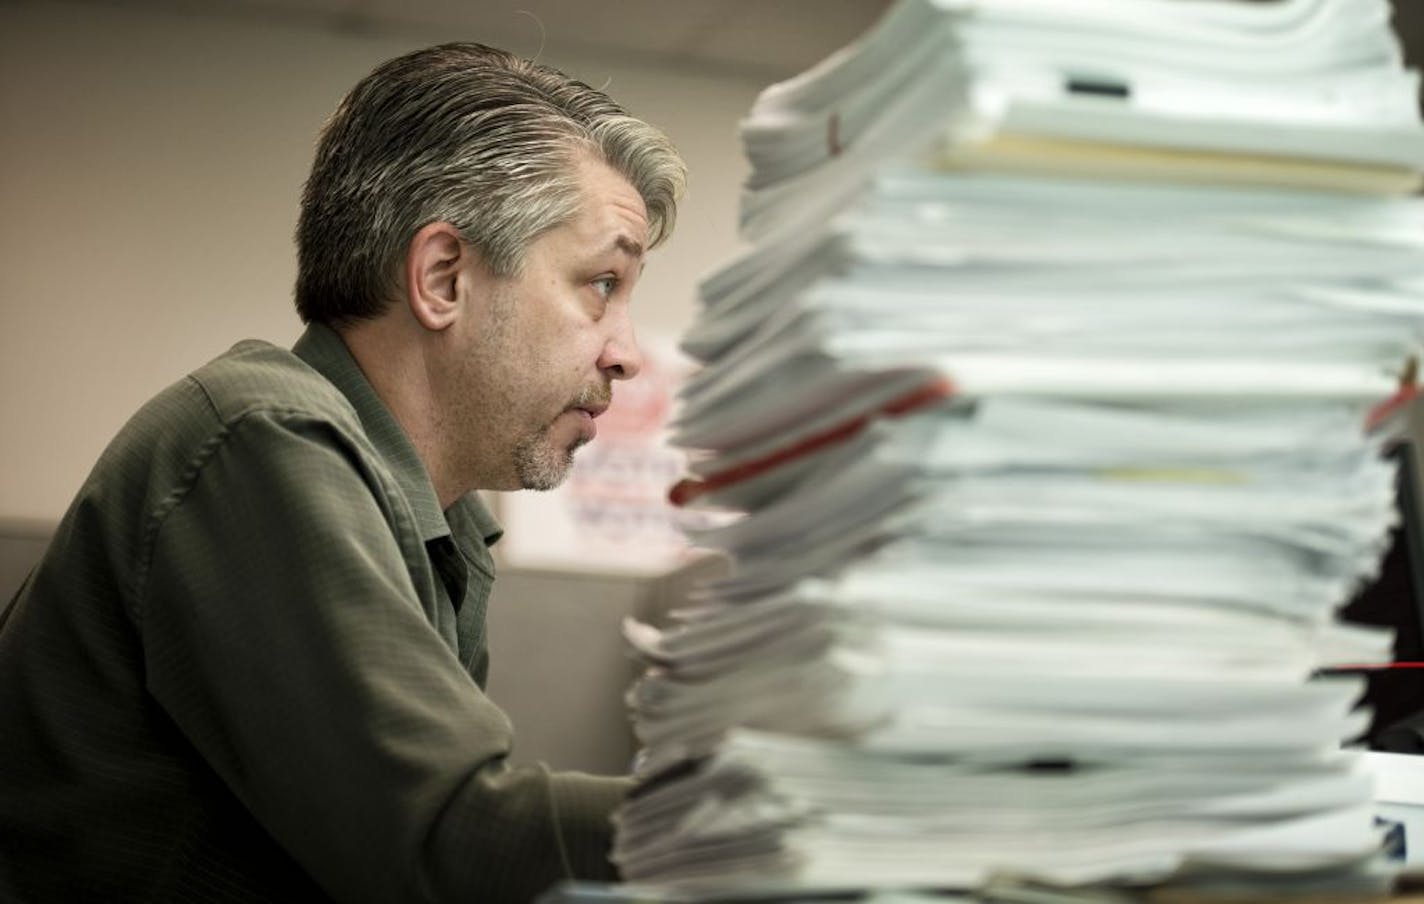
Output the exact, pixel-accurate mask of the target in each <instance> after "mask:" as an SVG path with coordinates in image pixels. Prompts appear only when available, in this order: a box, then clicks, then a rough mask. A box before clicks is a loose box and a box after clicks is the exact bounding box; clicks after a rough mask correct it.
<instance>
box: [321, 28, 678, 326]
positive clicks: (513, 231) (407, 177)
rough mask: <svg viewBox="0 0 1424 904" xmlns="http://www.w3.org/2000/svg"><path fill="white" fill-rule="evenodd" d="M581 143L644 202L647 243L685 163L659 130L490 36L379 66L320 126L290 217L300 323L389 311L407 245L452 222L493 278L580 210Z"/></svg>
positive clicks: (664, 232) (661, 233)
mask: <svg viewBox="0 0 1424 904" xmlns="http://www.w3.org/2000/svg"><path fill="white" fill-rule="evenodd" d="M581 154H589V155H591V156H592V157H593V158H594V159H599V160H602V161H603V162H604V163H606V164H608V165H609V166H611V167H612V168H613V169H614V170H616V171H617V172H619V173H621V174H622V175H623V177H624V178H626V179H627V180H628V182H629V183H630V184H631V185H632V186H633V188H634V189H636V190H637V192H638V194H640V195H641V196H642V198H643V203H644V204H645V205H646V206H647V211H648V223H649V246H650V247H651V246H655V245H657V244H658V243H659V242H661V241H662V240H663V239H665V238H666V237H667V236H668V235H669V234H670V233H671V232H672V228H673V222H674V220H675V218H676V216H677V200H678V198H679V197H680V196H681V194H682V189H683V185H684V182H685V179H686V169H685V167H684V165H683V162H682V158H681V157H679V156H678V153H677V150H676V149H675V148H674V147H673V146H672V143H671V142H670V141H668V139H667V136H665V135H663V133H662V132H660V131H658V130H657V129H655V128H653V127H652V126H650V125H648V124H647V123H645V122H643V121H641V120H638V119H635V118H633V117H631V116H629V115H628V113H627V112H626V111H625V110H624V109H623V108H622V107H620V106H619V105H618V104H616V103H614V102H613V101H612V100H611V99H610V98H609V97H608V96H607V95H605V94H604V93H603V92H601V91H597V90H595V89H593V88H590V87H589V86H588V85H585V84H584V83H582V82H579V81H576V80H574V79H571V78H569V77H567V76H565V75H564V74H563V73H561V72H559V71H558V70H556V69H553V68H551V67H548V66H543V65H540V64H538V63H534V62H531V61H529V60H526V59H522V58H520V57H517V56H514V55H513V54H510V53H506V52H505V51H503V50H497V49H495V48H492V47H486V46H484V45H482V44H473V43H464V44H444V45H441V46H438V47H431V48H428V49H426V50H419V51H416V52H414V53H410V54H407V55H405V56H402V57H398V58H396V59H394V60H391V61H389V62H387V63H384V64H382V65H381V66H380V67H378V68H377V69H376V70H375V71H374V72H372V73H371V74H370V75H368V76H366V78H364V79H362V80H361V82H360V83H358V84H357V85H356V87H355V88H353V89H352V90H351V93H350V94H348V95H347V96H346V97H345V99H343V100H342V102H341V105H340V106H339V107H337V109H336V112H335V113H334V114H332V117H331V119H330V120H329V121H328V122H327V124H326V126H325V127H324V128H323V130H322V134H321V138H320V140H319V141H318V143H317V151H316V160H315V162H314V163H313V164H312V171H311V176H310V177H309V178H308V179H307V183H306V187H305V189H304V190H303V192H302V209H301V217H300V219H299V221H298V224H297V261H298V272H297V288H296V302H297V311H298V313H299V314H300V315H301V317H302V319H303V320H304V321H307V322H312V321H316V322H324V323H334V324H340V323H350V322H353V321H357V320H362V319H366V318H370V317H375V316H378V315H379V314H381V313H382V312H383V311H384V310H385V308H386V305H387V304H388V303H389V301H390V300H391V299H392V298H394V297H395V296H396V295H397V294H398V291H399V289H400V287H401V285H402V283H403V273H402V270H403V262H404V260H405V256H406V252H407V249H408V247H409V244H410V241H411V239H412V238H414V236H415V233H416V232H417V231H419V230H420V229H421V228H422V227H423V226H425V225H426V224H429V223H434V222H437V221H443V222H447V223H450V224H451V225H453V226H454V227H455V228H456V229H458V230H459V231H460V233H461V235H462V237H463V238H464V240H465V241H466V242H468V243H469V244H471V245H472V246H474V247H475V248H476V249H477V250H478V251H479V253H480V255H481V256H482V257H483V259H484V261H485V263H486V265H487V266H488V267H489V268H490V270H491V271H492V272H493V273H494V274H495V275H497V276H513V275H515V274H517V273H518V272H519V269H520V267H521V265H522V263H523V258H524V252H525V249H526V248H527V247H528V246H529V243H530V242H532V241H533V240H534V239H535V238H536V237H538V236H539V235H540V234H541V233H543V232H545V231H547V230H549V229H552V228H554V227H557V226H559V225H562V224H563V223H565V222H567V221H568V220H570V219H571V218H572V217H573V216H574V215H575V214H576V213H577V210H578V204H579V200H580V198H579V179H578V169H577V166H576V163H577V160H578V157H579V156H580V155H581Z"/></svg>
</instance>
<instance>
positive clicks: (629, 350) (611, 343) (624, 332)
mask: <svg viewBox="0 0 1424 904" xmlns="http://www.w3.org/2000/svg"><path fill="white" fill-rule="evenodd" d="M598 369H599V370H601V371H602V372H603V373H604V374H606V375H607V376H608V378H609V379H610V380H631V379H633V378H634V377H636V376H637V375H638V371H640V370H642V369H643V352H642V350H641V349H639V348H638V337H637V336H635V335H634V334H633V321H632V320H631V318H629V317H628V316H627V315H626V314H625V315H623V316H622V317H621V318H620V321H619V324H618V326H617V328H616V329H615V330H614V332H613V334H612V335H611V336H609V337H608V341H607V342H605V343H604V344H603V354H602V355H600V356H599V359H598Z"/></svg>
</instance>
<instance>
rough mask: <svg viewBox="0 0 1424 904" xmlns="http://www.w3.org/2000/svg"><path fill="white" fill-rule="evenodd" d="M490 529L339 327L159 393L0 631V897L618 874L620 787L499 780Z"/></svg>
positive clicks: (241, 358) (226, 897)
mask: <svg viewBox="0 0 1424 904" xmlns="http://www.w3.org/2000/svg"><path fill="white" fill-rule="evenodd" d="M498 536H499V528H498V526H497V525H496V524H495V523H494V521H493V519H492V518H491V517H490V515H489V513H488V512H487V511H486V510H485V508H484V507H483V506H482V505H481V503H480V502H479V501H478V499H477V498H476V497H475V496H473V495H471V496H467V497H466V498H464V499H462V500H460V501H459V502H456V503H455V504H454V505H453V506H451V507H450V509H449V510H448V511H442V510H441V508H440V505H439V502H438V500H437V498H436V495H435V491H434V488H433V487H432V486H431V483H430V479H429V477H428V475H427V474H426V471H425V468H424V466H423V465H422V463H421V461H420V459H419V458H418V457H417V455H416V452H415V449H414V447H413V446H412V445H411V444H410V441H409V440H408V438H407V437H406V436H405V434H404V432H403V431H402V430H401V428H400V426H399V425H398V424H397V423H396V421H395V420H394V418H393V417H392V416H391V414H390V413H389V411H387V409H386V408H385V406H384V405H383V404H382V402H381V401H380V399H379V398H378V397H377V396H376V394H375V392H374V390H372V388H371V386H370V384H369V383H368V382H367V381H366V379H365V377H364V376H363V375H362V373H361V371H360V369H359V368H358V366H357V364H356V362H355V360H354V359H353V358H352V357H351V355H350V354H349V352H348V351H347V349H346V347H345V345H344V344H343V342H342V341H341V339H340V337H339V336H338V335H337V334H336V333H335V332H333V331H332V330H330V329H328V328H326V327H322V326H313V327H311V328H310V329H308V330H307V332H306V334H305V335H303V337H302V338H301V340H300V341H299V342H298V343H297V345H296V347H295V348H294V349H293V351H290V352H288V351H285V350H282V349H279V348H276V347H274V346H271V345H268V344H266V343H262V342H244V343H241V344H239V345H237V346H236V347H234V348H233V349H232V350H231V351H230V352H228V353H227V354H225V355H223V356H222V357H220V358H218V359H217V360H215V361H213V362H212V363H210V364H208V365H207V366H205V367H203V368H202V369H200V370H198V371H197V372H195V373H194V374H192V375H191V376H189V377H188V378H187V379H185V380H183V381H181V382H179V383H177V384H175V385H173V386H171V387H169V388H168V389H167V390H165V391H164V392H162V393H160V394H159V395H158V396H157V397H156V398H154V399H153V400H152V401H151V402H149V403H148V404H147V405H145V406H144V407H143V408H142V409H141V410H140V411H139V412H138V413H137V414H136V415H135V416H134V418H133V419H132V420H131V421H130V422H129V423H128V424H127V425H126V426H125V427H124V428H123V430H122V431H121V432H120V433H119V435H118V436H117V437H116V438H115V440H114V441H113V443H112V444H111V445H110V446H109V448H108V449H107V450H106V451H105V452H104V454H103V456H102V457H101V458H100V460H99V462H98V464H97V465H96V466H95V468H94V471H93V473H92V474H91V475H90V476H89V478H88V480H87V481H86V482H85V484H84V486H83V488H82V489H81V490H80V492H79V495H78V497H77V498H76V499H75V501H74V503H73V505H72V506H71V507H70V509H69V511H68V512H67V514H66V515H65V516H64V519H63V520H62V522H61V523H60V525H59V528H58V531H57V532H56V535H55V537H54V540H53V542H52V544H51V546H50V548H49V550H48V552H47V553H46V555H45V557H44V559H43V560H42V562H41V563H40V565H39V566H38V568H37V569H36V571H35V572H34V574H33V575H32V576H31V578H30V580H29V581H28V583H27V584H26V586H25V588H24V589H23V590H22V591H21V592H20V595H19V596H18V598H17V599H16V602H15V604H14V607H13V609H12V611H11V612H10V614H9V619H8V622H7V623H6V624H5V626H4V628H3V629H2V630H0V900H4V901H7V902H11V901H13V902H29V901H89V900H92V901H100V900H102V901H106V902H126V901H143V902H161V901H180V900H181V901H202V902H223V901H321V900H327V899H334V900H339V901H372V902H382V904H394V902H400V901H460V902H483V901H527V900H529V899H530V898H531V897H532V896H533V895H535V894H537V893H538V892H539V891H541V890H542V889H543V888H545V887H547V886H548V885H549V884H550V883H552V882H554V881H556V880H558V879H560V878H563V877H565V876H567V875H569V874H570V873H572V874H573V875H576V876H579V877H584V878H610V877H611V876H612V868H611V867H610V866H609V864H608V862H607V859H606V852H607V846H608V842H609V836H610V826H609V822H608V817H609V814H610V812H611V811H612V809H613V807H614V806H615V805H616V803H617V802H618V800H620V799H621V797H622V795H623V793H624V792H625V791H626V788H627V784H626V782H625V781H624V780H622V779H611V778H596V777H592V776H587V775H581V774H574V773H562V774H550V773H549V772H548V771H547V770H545V769H543V768H539V767H535V768H514V767H510V766H508V765H507V764H506V763H505V757H506V756H507V754H508V753H509V751H510V745H511V742H512V735H511V730H510V725H509V721H508V719H507V718H506V717H505V715H504V713H502V712H501V711H500V710H499V708H498V707H496V706H495V705H494V704H493V703H492V702H490V700H489V699H488V698H487V697H486V696H485V695H484V692H483V690H482V687H483V683H484V678H485V673H486V669H487V654H486V646H485V637H484V625H485V603H486V600H487V598H488V596H489V591H490V585H491V583H492V582H493V580H494V565H493V561H492V559H491V557H490V552H489V544H490V543H493V542H494V541H495V540H496V539H497V538H498ZM0 602H3V601H0ZM566 867H567V869H566Z"/></svg>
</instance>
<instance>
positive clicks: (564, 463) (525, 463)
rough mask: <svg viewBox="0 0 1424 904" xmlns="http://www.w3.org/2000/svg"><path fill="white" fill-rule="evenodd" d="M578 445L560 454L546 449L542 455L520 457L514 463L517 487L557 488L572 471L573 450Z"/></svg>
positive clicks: (534, 488)
mask: <svg viewBox="0 0 1424 904" xmlns="http://www.w3.org/2000/svg"><path fill="white" fill-rule="evenodd" d="M579 445H582V443H576V444H574V445H573V446H570V447H569V448H568V449H565V450H562V451H561V452H560V451H555V450H553V449H546V450H543V451H544V454H542V455H533V456H523V457H520V458H519V459H518V460H517V461H516V462H515V468H516V471H517V473H518V475H519V485H520V486H522V487H523V488H524V489H526V490H552V489H554V488H555V487H557V486H559V485H560V484H562V483H563V482H564V481H565V480H567V479H568V476H569V472H570V471H571V470H573V466H574V449H575V448H577V447H578V446H579Z"/></svg>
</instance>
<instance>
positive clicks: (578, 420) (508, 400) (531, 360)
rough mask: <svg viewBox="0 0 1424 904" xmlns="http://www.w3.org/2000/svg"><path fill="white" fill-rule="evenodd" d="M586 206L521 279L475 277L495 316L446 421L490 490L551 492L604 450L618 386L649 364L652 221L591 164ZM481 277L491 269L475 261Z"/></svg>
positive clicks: (614, 179) (530, 252)
mask: <svg viewBox="0 0 1424 904" xmlns="http://www.w3.org/2000/svg"><path fill="white" fill-rule="evenodd" d="M580 173H581V179H580V181H581V185H582V195H583V200H582V203H581V205H580V208H579V211H578V213H577V214H576V215H575V217H574V218H573V220H571V221H570V222H569V223H567V224H565V225H563V226H560V227H558V228H556V229H552V230H549V231H548V232H545V233H544V234H543V235H541V236H539V238H537V239H536V240H535V241H534V242H533V243H532V244H531V245H530V246H529V248H528V249H527V251H526V253H525V258H524V265H523V268H522V269H521V271H520V273H519V274H518V275H517V276H515V277H513V278H507V279H497V278H493V277H490V276H489V275H488V274H487V273H483V274H481V273H472V274H471V283H470V284H471V285H473V286H476V287H477V288H476V291H483V292H485V293H487V296H488V297H487V299H486V301H485V302H484V303H485V305H486V306H487V310H486V316H485V317H484V318H483V319H482V321H481V322H479V323H478V324H477V325H476V326H473V327H471V330H473V332H467V333H466V335H465V336H464V337H463V339H462V343H461V344H462V347H463V348H464V349H467V350H468V351H467V352H464V353H462V355H461V361H460V365H459V367H458V370H459V371H460V373H459V374H458V378H457V381H456V384H455V385H456V386H457V387H458V389H457V394H456V395H455V397H454V398H452V399H451V404H450V405H449V406H447V411H451V412H452V413H453V414H454V416H455V417H457V418H458V419H459V420H458V421H457V422H456V423H454V424H451V425H450V426H451V427H453V428H454V429H453V430H452V431H448V432H447V435H448V433H454V434H456V435H457V437H459V439H458V445H459V448H460V449H461V450H462V453H463V454H464V455H465V456H467V457H468V460H467V461H466V462H465V463H464V464H465V468H464V470H466V471H467V473H469V474H470V475H471V476H472V477H473V478H474V479H475V481H476V483H475V485H476V486H479V487H482V488H487V489H519V488H524V489H536V490H547V489H552V488H553V487H555V486H557V485H558V484H559V483H560V482H561V481H562V480H563V479H564V477H565V476H566V475H567V474H568V471H569V468H570V466H571V465H572V464H573V452H574V450H575V449H576V448H578V447H579V446H581V445H583V444H584V443H586V442H588V441H589V440H591V439H593V437H594V434H595V432H596V428H595V425H594V418H596V417H597V416H598V415H600V414H602V413H603V410H604V409H605V408H607V407H608V403H609V401H610V400H611V398H612V381H614V380H626V379H629V378H631V377H633V376H634V375H635V374H636V373H637V372H638V368H639V366H640V365H641V360H642V359H641V356H640V353H639V351H638V345H637V341H636V339H635V338H634V336H633V325H632V321H631V319H630V312H629V302H630V300H631V297H632V292H633V287H634V285H636V283H637V281H638V277H639V275H640V274H641V272H642V267H643V249H644V247H645V246H646V244H647V238H648V218H647V212H646V209H645V207H644V205H643V200H642V198H641V196H639V194H638V192H637V191H636V190H635V189H634V188H633V187H632V186H631V185H629V184H628V182H627V180H626V179H624V178H623V177H622V176H621V175H619V174H618V173H617V172H616V171H614V170H613V169H610V168H609V167H607V166H606V165H604V164H602V163H599V162H596V161H593V160H589V159H585V160H584V161H583V162H582V164H581V166H580ZM473 266H474V267H475V268H476V269H477V270H483V265H482V264H479V263H478V262H476V263H475V264H474V265H473Z"/></svg>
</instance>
